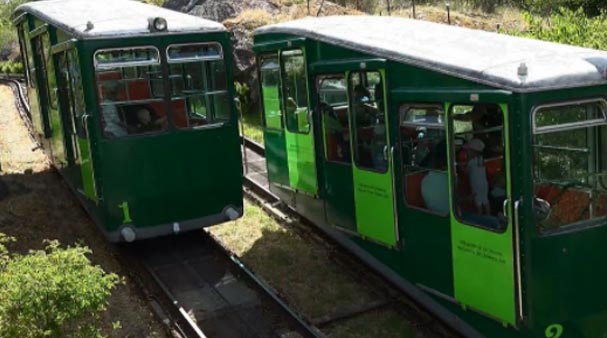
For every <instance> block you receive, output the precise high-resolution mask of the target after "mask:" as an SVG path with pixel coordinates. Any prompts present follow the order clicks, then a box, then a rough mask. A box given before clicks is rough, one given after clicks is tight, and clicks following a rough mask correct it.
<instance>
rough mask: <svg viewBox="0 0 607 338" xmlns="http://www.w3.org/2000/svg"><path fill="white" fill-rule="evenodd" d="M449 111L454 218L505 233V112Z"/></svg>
mask: <svg viewBox="0 0 607 338" xmlns="http://www.w3.org/2000/svg"><path fill="white" fill-rule="evenodd" d="M450 110H451V118H452V120H451V121H450V122H451V127H452V129H453V132H452V139H451V143H450V144H451V149H450V151H451V154H452V155H453V156H454V157H455V158H454V161H451V163H452V164H451V165H453V168H452V171H451V172H452V175H453V176H452V177H451V179H452V185H453V186H452V194H453V196H452V197H453V203H454V205H453V210H454V212H455V216H456V217H457V218H458V219H459V220H460V221H462V222H463V223H466V224H470V225H473V226H479V227H483V228H487V229H490V230H493V231H504V230H505V229H506V224H507V222H506V218H505V215H504V214H503V212H502V210H503V208H502V207H503V202H504V201H505V200H506V199H507V195H506V191H507V190H506V188H507V187H508V182H506V180H507V175H506V172H505V159H504V117H503V116H504V115H503V112H502V110H501V108H500V107H499V105H497V104H481V103H479V104H475V105H453V106H451V108H450Z"/></svg>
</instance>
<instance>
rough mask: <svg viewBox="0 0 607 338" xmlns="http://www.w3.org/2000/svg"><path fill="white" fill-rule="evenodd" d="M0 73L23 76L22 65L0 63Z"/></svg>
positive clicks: (8, 62) (6, 62)
mask: <svg viewBox="0 0 607 338" xmlns="http://www.w3.org/2000/svg"><path fill="white" fill-rule="evenodd" d="M0 73H2V74H23V64H22V63H21V62H20V61H15V62H11V61H4V62H0Z"/></svg>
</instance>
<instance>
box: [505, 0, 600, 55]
mask: <svg viewBox="0 0 607 338" xmlns="http://www.w3.org/2000/svg"><path fill="white" fill-rule="evenodd" d="M524 17H525V20H526V21H527V25H528V29H527V30H526V31H525V32H522V33H521V32H509V33H511V34H515V35H523V36H526V37H531V38H535V39H540V40H547V41H553V42H559V43H566V44H570V45H577V46H582V47H588V48H596V49H603V50H607V13H605V12H603V13H601V14H600V15H598V16H595V17H592V18H589V17H587V16H586V14H585V13H584V10H583V9H582V8H579V9H577V10H570V9H567V8H564V7H561V8H560V9H559V10H558V12H556V13H554V14H552V15H551V16H549V17H547V18H542V17H539V16H536V15H533V14H530V13H525V14H524Z"/></svg>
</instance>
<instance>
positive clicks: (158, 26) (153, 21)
mask: <svg viewBox="0 0 607 338" xmlns="http://www.w3.org/2000/svg"><path fill="white" fill-rule="evenodd" d="M168 28H169V27H168V25H167V21H166V19H164V18H161V17H155V18H149V19H148V29H149V30H150V32H164V31H166V30H167V29H168Z"/></svg>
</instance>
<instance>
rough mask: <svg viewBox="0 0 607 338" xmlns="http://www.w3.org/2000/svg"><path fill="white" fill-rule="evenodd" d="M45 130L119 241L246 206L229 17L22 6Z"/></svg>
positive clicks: (83, 4) (37, 115) (59, 3)
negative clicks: (222, 21)
mask: <svg viewBox="0 0 607 338" xmlns="http://www.w3.org/2000/svg"><path fill="white" fill-rule="evenodd" d="M15 24H16V27H17V31H18V34H19V38H20V44H21V52H22V55H23V56H24V57H23V59H24V63H25V66H26V67H25V69H26V70H27V73H26V75H27V83H28V92H29V100H30V105H31V118H32V124H33V126H34V129H35V130H34V132H35V134H36V136H37V138H38V140H39V141H40V143H41V144H42V146H43V148H44V150H45V151H46V152H47V153H48V155H49V157H50V158H51V159H52V162H53V164H54V166H55V167H56V168H57V169H58V170H59V172H60V173H61V174H62V175H63V176H64V177H65V179H66V181H67V182H68V183H69V184H70V185H71V186H72V188H74V190H75V191H76V194H77V196H78V197H79V198H80V199H81V200H82V201H83V203H84V205H85V206H86V208H87V210H88V211H89V212H90V214H91V215H92V216H93V218H94V219H95V221H96V223H98V225H100V226H101V228H102V229H103V231H104V232H105V234H106V236H107V237H108V239H109V240H110V241H113V242H117V241H133V240H139V239H144V238H149V237H155V236H161V235H165V234H170V233H177V232H184V231H188V230H193V229H199V228H202V227H203V226H208V225H212V224H217V223H220V222H224V221H226V220H230V219H235V218H238V217H240V216H241V215H242V177H241V176H242V166H241V159H240V147H239V138H238V130H237V119H236V115H235V108H234V104H233V102H232V98H233V92H234V89H233V84H232V82H231V81H229V79H230V78H231V70H230V67H228V66H227V65H229V64H231V52H230V51H231V49H230V45H229V36H228V33H227V31H226V29H225V28H224V27H223V26H222V25H221V24H219V23H216V22H212V21H209V20H204V19H201V18H197V17H193V16H189V15H185V14H181V13H177V12H173V11H170V10H166V9H162V8H159V7H155V6H151V5H147V4H144V3H141V2H137V1H129V0H122V1H121V0H109V1H83V0H49V1H40V2H31V3H27V4H24V5H22V6H20V7H18V8H17V10H16V13H15Z"/></svg>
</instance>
